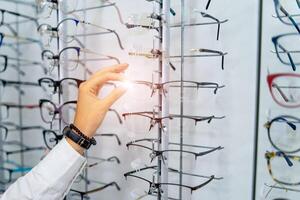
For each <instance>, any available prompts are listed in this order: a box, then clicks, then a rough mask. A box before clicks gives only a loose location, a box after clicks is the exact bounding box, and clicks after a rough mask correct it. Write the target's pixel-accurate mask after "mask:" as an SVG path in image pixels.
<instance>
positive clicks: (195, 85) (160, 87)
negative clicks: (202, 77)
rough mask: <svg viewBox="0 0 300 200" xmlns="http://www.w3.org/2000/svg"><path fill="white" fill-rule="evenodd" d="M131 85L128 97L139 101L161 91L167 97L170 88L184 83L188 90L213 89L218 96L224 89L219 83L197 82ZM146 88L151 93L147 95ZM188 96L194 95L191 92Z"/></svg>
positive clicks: (178, 86)
mask: <svg viewBox="0 0 300 200" xmlns="http://www.w3.org/2000/svg"><path fill="white" fill-rule="evenodd" d="M129 83H132V84H134V86H133V87H132V88H130V89H129V90H128V93H127V94H128V95H130V96H134V97H135V98H137V99H139V100H147V99H149V97H152V96H153V95H154V94H155V93H157V92H158V91H159V93H160V94H163V95H164V96H166V95H167V94H168V93H169V92H168V90H169V89H170V88H180V87H181V83H183V87H184V88H186V89H196V90H197V91H198V89H213V93H214V94H216V93H217V91H218V89H221V88H224V87H225V86H224V85H219V84H218V83H213V82H196V81H179V80H175V81H168V82H164V83H154V82H153V81H152V82H150V81H130V82H129ZM145 88H149V89H150V93H149V94H148V95H143V94H146V91H145ZM137 94H138V95H137ZM188 94H192V92H189V93H188Z"/></svg>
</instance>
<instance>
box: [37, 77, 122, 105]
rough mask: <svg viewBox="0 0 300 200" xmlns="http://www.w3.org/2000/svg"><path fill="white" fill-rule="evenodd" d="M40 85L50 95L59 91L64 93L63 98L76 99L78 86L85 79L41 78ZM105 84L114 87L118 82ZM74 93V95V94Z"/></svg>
mask: <svg viewBox="0 0 300 200" xmlns="http://www.w3.org/2000/svg"><path fill="white" fill-rule="evenodd" d="M38 82H39V85H40V86H41V87H42V88H44V89H45V91H46V92H47V94H48V95H49V96H51V95H53V94H56V93H59V94H61V95H63V96H62V97H63V99H64V100H66V99H72V100H73V99H76V98H77V93H78V88H79V86H80V85H81V84H82V83H83V82H85V80H80V79H76V78H63V79H61V80H57V81H56V80H53V79H52V78H48V77H45V78H40V79H39V80H38ZM105 85H108V86H112V87H113V88H116V87H117V86H116V84H115V83H112V82H108V83H106V84H105ZM70 86H73V87H74V88H75V90H74V89H73V88H72V89H71V88H70ZM73 94H74V95H73Z"/></svg>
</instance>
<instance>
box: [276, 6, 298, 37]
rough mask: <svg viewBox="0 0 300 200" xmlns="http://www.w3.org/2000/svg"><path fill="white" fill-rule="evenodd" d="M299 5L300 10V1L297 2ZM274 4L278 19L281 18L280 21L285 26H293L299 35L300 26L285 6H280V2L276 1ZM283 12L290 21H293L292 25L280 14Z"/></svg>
mask: <svg viewBox="0 0 300 200" xmlns="http://www.w3.org/2000/svg"><path fill="white" fill-rule="evenodd" d="M295 1H296V3H297V5H298V8H299V10H300V0H295ZM274 4H275V12H276V14H277V17H278V18H279V20H280V21H281V22H282V23H283V24H286V25H293V26H294V27H295V28H296V29H297V31H298V33H299V34H300V28H299V24H298V23H297V22H296V21H295V20H294V18H293V17H292V16H291V15H290V14H289V13H288V12H287V11H286V10H285V9H284V8H283V6H282V5H281V4H280V2H279V0H274ZM280 11H281V12H282V13H283V14H284V15H285V16H286V17H287V18H289V20H290V21H291V24H289V23H287V22H285V21H284V20H283V19H282V17H281V15H280V13H279V12H280Z"/></svg>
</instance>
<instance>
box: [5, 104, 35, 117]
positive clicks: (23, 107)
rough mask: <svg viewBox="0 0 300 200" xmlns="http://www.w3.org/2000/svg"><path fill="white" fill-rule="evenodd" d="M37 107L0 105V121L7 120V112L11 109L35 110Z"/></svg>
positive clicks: (33, 105)
mask: <svg viewBox="0 0 300 200" xmlns="http://www.w3.org/2000/svg"><path fill="white" fill-rule="evenodd" d="M38 107H39V105H35V104H32V105H19V104H14V103H0V109H1V112H0V113H1V119H7V118H9V111H10V109H11V108H18V109H35V108H38Z"/></svg>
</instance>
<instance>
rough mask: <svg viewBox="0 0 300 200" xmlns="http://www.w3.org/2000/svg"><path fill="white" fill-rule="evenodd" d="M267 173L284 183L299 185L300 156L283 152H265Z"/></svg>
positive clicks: (278, 181)
mask: <svg viewBox="0 0 300 200" xmlns="http://www.w3.org/2000/svg"><path fill="white" fill-rule="evenodd" d="M265 158H266V160H267V164H268V170H269V174H270V175H271V177H272V179H273V180H274V181H275V182H277V183H280V184H284V185H300V177H299V176H298V174H299V173H298V172H299V170H300V162H299V160H300V157H299V156H292V155H286V154H285V153H283V152H280V151H278V152H266V153H265Z"/></svg>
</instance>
